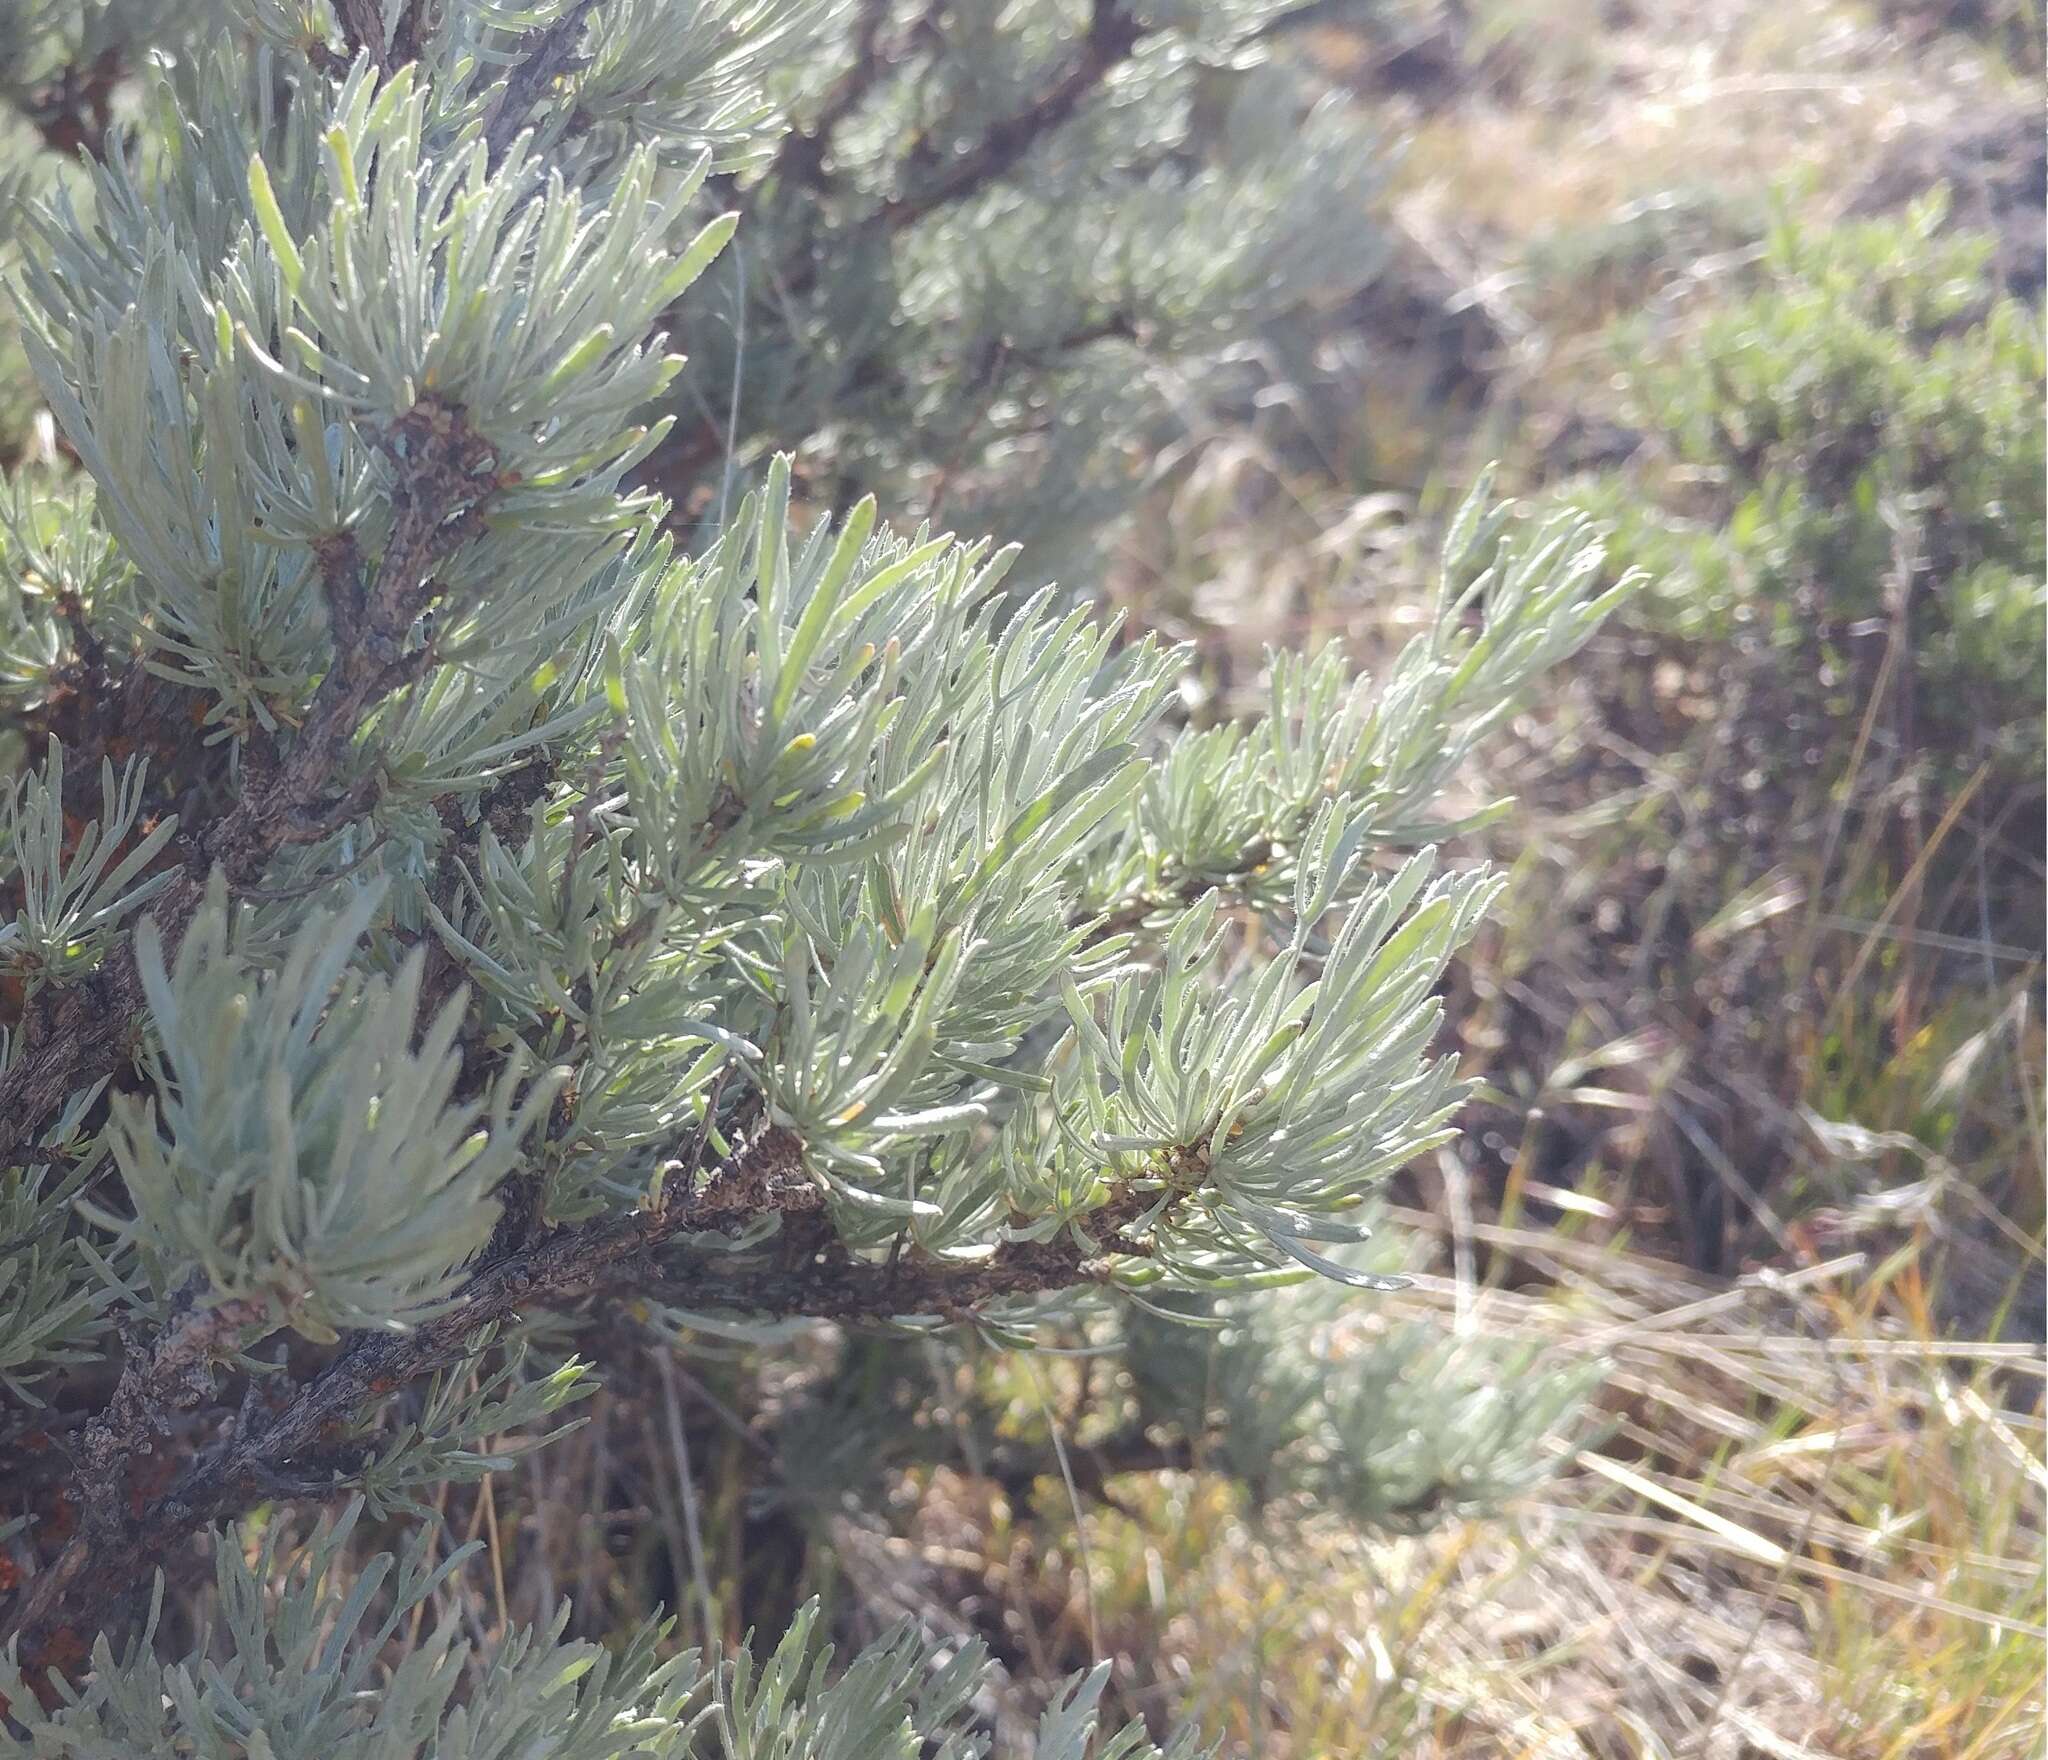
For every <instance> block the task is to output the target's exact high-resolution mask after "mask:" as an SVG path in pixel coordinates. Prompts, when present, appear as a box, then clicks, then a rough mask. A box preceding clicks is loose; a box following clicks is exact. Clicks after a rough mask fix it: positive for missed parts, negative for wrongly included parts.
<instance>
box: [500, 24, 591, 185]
mask: <svg viewBox="0 0 2048 1760" xmlns="http://www.w3.org/2000/svg"><path fill="white" fill-rule="evenodd" d="M596 3H597V0H576V4H575V5H573V6H572V7H570V8H569V10H568V11H567V12H565V13H563V14H562V16H561V17H560V18H558V19H556V20H555V22H554V23H553V24H551V25H549V26H548V27H547V28H546V29H545V30H538V31H528V32H527V34H526V35H525V36H524V37H522V38H521V39H520V43H519V50H520V58H519V64H518V65H517V66H516V67H514V68H513V69H512V71H511V73H510V74H509V75H508V76H507V77H506V80H505V83H504V84H503V85H502V86H500V87H499V88H498V95H497V96H496V97H495V98H493V99H492V100H491V107H490V109H489V110H488V111H487V112H486V113H485V115H484V147H485V150H486V151H487V152H488V153H489V155H490V163H491V167H492V169H493V170H495V169H496V168H497V166H498V165H499V163H500V162H501V161H502V160H503V159H504V157H505V154H506V151H507V150H508V149H509V148H510V147H511V145H512V143H513V142H514V141H515V140H517V139H518V138H519V131H520V130H521V129H522V128H524V127H525V126H526V122H527V118H528V117H530V116H531V115H532V114H533V112H534V108H535V106H536V105H538V104H539V103H540V101H541V99H542V98H544V97H545V96H547V90H548V87H549V86H551V85H553V84H554V82H555V81H556V80H558V79H560V78H561V77H562V76H563V75H564V74H568V73H573V72H575V70H576V69H577V67H578V66H579V65H580V62H579V61H578V59H577V55H576V45H577V44H578V43H579V42H580V41H581V40H582V37H583V25H584V21H585V20H586V19H588V18H589V16H590V9H591V7H593V6H594V5H595V4H596Z"/></svg>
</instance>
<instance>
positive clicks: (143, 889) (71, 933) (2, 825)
mask: <svg viewBox="0 0 2048 1760" xmlns="http://www.w3.org/2000/svg"><path fill="white" fill-rule="evenodd" d="M143 777H144V766H143V764H142V761H141V760H140V759H138V758H131V759H129V761H128V762H127V763H126V764H125V765H123V766H122V768H121V770H120V772H119V774H118V775H117V774H116V773H115V770H114V764H113V760H112V759H111V758H102V759H101V760H100V810H99V814H98V816H97V817H96V818H93V819H91V820H88V821H87V822H86V824H85V826H84V828H83V829H82V830H81V831H80V832H79V834H78V837H77V840H76V842H75V843H74V842H73V840H72V839H71V838H70V836H69V835H68V834H67V831H66V826H65V819H64V745H63V742H62V741H61V740H58V739H55V738H52V739H51V741H50V743H49V755H48V757H47V758H46V759H45V760H44V763H43V767H42V769H41V770H40V771H39V772H38V773H36V774H34V775H31V776H24V777H22V778H21V779H20V780H18V781H17V782H16V783H15V785H14V786H13V787H12V788H11V789H9V790H8V793H7V798H6V800H5V801H4V802H0V882H8V881H11V882H12V883H13V884H14V886H15V887H17V888H18V889H19V891H20V895H21V905H20V908H19V909H18V910H16V912H15V914H14V920H13V921H12V922H11V923H0V974H5V975H7V976H10V977H17V978H20V979H22V980H23V981H24V982H25V984H26V986H27V988H28V992H29V994H31V995H33V994H34V993H35V992H36V991H37V990H39V989H41V988H42V987H43V986H45V985H48V984H61V983H64V982H66V981H67V980H69V979H72V978H75V977H76V976H77V975H78V974H79V973H80V972H82V971H84V970H85V969H87V968H88V967H90V966H92V965H94V964H95V963H97V961H98V960H99V959H100V957H101V956H102V954H104V952H105V951H106V948H107V944H108V942H109V940H110V938H111V937H112V936H113V935H114V934H115V933H116V931H118V930H119V929H120V928H121V926H122V925H123V923H124V921H125V919H127V918H128V917H130V916H132V915H133V914H134V913H135V912H136V911H137V910H139V909H140V908H141V907H142V906H143V905H144V904H145V903H146V902H148V899H149V897H150V894H151V893H153V892H155V891H157V890H158V889H159V888H160V886H161V885H162V878H161V877H159V878H155V879H147V878H144V871H145V870H146V869H147V868H148V867H149V864H150V863H151V862H152V861H153V860H154V859H155V858H156V856H157V854H158V853H159V852H160V851H161V850H162V849H163V848H164V846H165V845H166V844H168V843H169V842H170V840H171V837H172V835H173V834H174V833H175V832H176V831H177V829H178V822H177V820H176V819H175V818H165V819H160V820H158V821H157V822H156V823H155V824H153V825H150V826H148V827H143V826H141V825H140V824H139V821H140V820H141V818H142V808H143ZM138 831H139V832H140V833H141V834H140V835H139V836H133V838H132V841H131V834H133V833H136V832H138Z"/></svg>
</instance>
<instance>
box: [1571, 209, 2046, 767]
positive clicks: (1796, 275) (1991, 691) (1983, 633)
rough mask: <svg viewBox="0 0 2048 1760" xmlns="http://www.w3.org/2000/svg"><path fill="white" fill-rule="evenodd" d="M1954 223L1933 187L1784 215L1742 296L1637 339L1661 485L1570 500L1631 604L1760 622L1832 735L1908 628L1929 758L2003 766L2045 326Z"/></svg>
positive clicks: (2028, 628) (2020, 652) (2015, 684)
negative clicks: (1872, 208)
mask: <svg viewBox="0 0 2048 1760" xmlns="http://www.w3.org/2000/svg"><path fill="white" fill-rule="evenodd" d="M1944 218H1945V203H1944V202H1943V200H1942V199H1941V198H1940V197H1938V196H1937V197H1932V198H1929V199H1926V200H1924V201H1922V202H1919V203H1917V204H1916V205H1914V206H1913V207H1912V208H1911V209H1910V210H1908V211H1907V212H1905V213H1904V214H1902V215H1899V216H1895V217H1888V218H1885V219H1881V220H1869V221H1858V222H1853V223H1845V224H1842V225H1838V226H1835V227H1832V228H1826V229H1813V228H1807V227H1802V226H1799V225H1796V224H1794V223H1793V222H1792V221H1790V220H1789V219H1785V220H1782V221H1781V222H1780V223H1779V224H1778V225H1776V226H1775V227H1774V228H1773V229H1772V231H1771V233H1770V235H1769V237H1768V238H1767V240H1766V242H1765V244H1764V247H1763V255H1762V262H1761V264H1760V266H1759V268H1758V271H1757V273H1756V276H1755V279H1754V284H1753V285H1752V286H1751V287H1749V288H1748V289H1746V290H1745V291H1744V292H1743V293H1742V294H1740V295H1739V296H1738V297H1735V298H1732V299H1729V300H1727V301H1726V302H1724V303H1719V304H1716V305H1714V306H1712V307H1710V308H1709V309H1708V310H1707V311H1706V312H1705V313H1704V315H1701V316H1698V317H1697V318H1693V319H1689V320H1682V321H1680V322H1679V323H1678V324H1677V325H1676V327H1675V328H1671V329H1668V330H1666V331H1663V332H1659V331H1657V330H1655V329H1653V328H1652V327H1651V326H1649V325H1648V324H1639V325H1638V326H1636V330H1635V333H1634V335H1633V336H1632V337H1631V338H1630V339H1629V340H1628V342H1627V343H1626V344H1625V347H1626V350H1627V353H1628V355H1629V359H1630V364H1629V366H1628V368H1627V369H1626V370H1627V373H1628V383H1629V389H1630V392H1631V395H1632V398H1633V402H1634V409H1633V412H1632V413H1633V414H1634V416H1635V418H1636V420H1637V421H1638V423H1639V425H1640V426H1641V427H1642V428H1643V429H1644V430H1645V431H1646V433H1647V434H1648V436H1649V437H1650V455H1651V459H1652V461H1653V462H1652V463H1651V466H1650V473H1649V474H1651V475H1652V476H1653V478H1654V479H1655V481H1657V482H1661V484H1662V488H1663V493H1662V496H1661V498H1660V497H1659V496H1656V495H1647V496H1646V495H1645V493H1644V489H1645V481H1644V478H1645V474H1646V473H1645V472H1643V471H1642V470H1640V469H1637V470H1631V471H1628V472H1617V473H1613V474H1610V475H1609V476H1607V477H1605V478H1603V479H1601V480H1598V481H1596V482H1594V483H1592V484H1589V485H1586V486H1584V487H1583V489H1581V490H1575V491H1574V492H1573V498H1574V499H1576V500H1577V501H1578V502H1579V503H1580V504H1581V505H1583V506H1585V507H1586V508H1587V509H1588V510H1589V511H1592V512H1593V513H1595V514H1596V515H1597V516H1598V517H1599V518H1601V519H1602V520H1603V521H1605V522H1608V523H1609V524H1610V525H1611V526H1612V528H1613V531H1614V534H1615V545H1616V549H1617V551H1618V553H1619V554H1621V555H1624V556H1626V557H1628V558H1629V559H1630V560H1632V561H1635V562H1637V563H1640V564H1641V565H1643V566H1644V567H1646V568H1647V569H1649V570H1650V571H1652V573H1653V574H1654V575H1655V576H1656V578H1657V579H1658V581H1659V586H1658V589H1657V591H1656V592H1655V593H1654V594H1652V595H1650V596H1648V597H1646V598H1645V599H1644V600H1642V601H1641V602H1640V603H1641V606H1642V607H1643V608H1644V612H1643V614H1644V615H1647V616H1649V617H1651V618H1652V619H1653V620H1655V621H1657V622H1659V623H1661V624H1662V625H1663V626H1664V627H1666V628H1669V629H1671V630H1673V631H1675V632H1677V633H1679V634H1680V635H1682V636H1684V637H1686V638H1688V639H1692V640H1698V641H1716V640H1724V639H1726V638H1728V637H1729V636H1731V635H1732V634H1735V633H1737V632H1738V631H1739V630H1741V629H1743V628H1744V627H1745V626H1747V627H1749V628H1750V629H1752V630H1754V631H1756V632H1758V633H1759V634H1760V635H1761V637H1762V639H1763V640H1765V641H1766V642H1767V643H1768V644H1769V645H1770V646H1771V647H1773V648H1775V649H1776V650H1778V651H1780V652H1781V653H1782V654H1783V655H1784V656H1785V657H1786V659H1787V661H1788V662H1789V663H1790V664H1791V665H1792V666H1794V667H1796V668H1798V669H1801V670H1802V672H1803V674H1804V676H1805V677H1806V678H1807V679H1808V680H1809V681H1822V680H1825V679H1827V678H1829V677H1832V678H1834V679H1835V680H1836V681H1837V682H1838V686H1839V688H1838V690H1837V691H1836V692H1835V693H1834V695H1833V698H1832V701H1833V704H1834V706H1835V708H1837V709H1838V710H1839V711H1840V714H1841V718H1842V719H1843V720H1845V721H1846V722H1847V728H1846V733H1853V731H1854V725H1855V720H1854V718H1855V715H1856V714H1857V713H1858V712H1859V710H1860V707H1861V705H1862V704H1863V703H1864V702H1865V701H1866V700H1867V688H1868V685H1869V683H1870V678H1871V669H1872V664H1873V659H1872V657H1873V656H1875V655H1877V654H1880V653H1881V652H1882V651H1883V648H1884V634H1885V632H1886V631H1887V630H1888V629H1889V628H1890V627H1891V626H1892V625H1893V623H1894V621H1896V622H1897V624H1898V626H1899V633H1900V638H1901V641H1902V643H1903V650H1902V651H1903V655H1904V664H1905V666H1906V667H1907V668H1908V669H1909V670H1910V671H1911V672H1912V673H1914V674H1915V675H1916V676H1917V677H1918V678H1919V679H1920V680H1921V681H1922V682H1921V697H1920V704H1921V712H1922V714H1923V716H1926V717H1928V718H1930V723H1929V733H1928V744H1929V745H1930V747H1933V748H1935V749H1937V750H1938V751H1939V753H1940V761H1941V762H1942V763H1943V764H1944V765H1945V766H1953V767H1958V768H1960V769H1961V770H1962V771H1963V773H1967V771H1968V770H1969V769H1970V768H1973V767H1974V766H1975V765H1976V763H1978V762H1980V761H1982V760H1983V759H1985V758H1991V759H1993V760H1995V761H1996V762H1998V764H1999V765H2000V767H2001V768H2005V769H2008V770H2009V771H2010V772H2011V773H2013V774H2015V775H2017V774H2021V773H2024V772H2028V771H2031V770H2034V769H2038V767H2039V762H2040V757H2041V749H2042V748H2041V714H2040V711H2041V704H2042V700H2043V694H2044V687H2048V674H2044V670H2043V643H2044V607H2048V585H2044V580H2048V563H2044V558H2048V507H2044V488H2043V484H2044V474H2048V456H2044V451H2043V440H2042V427H2041V420H2040V414H2041V411H2040V395H2039V393H2040V386H2041V382H2042V373H2043V343H2042V326H2041V314H2040V312H2039V310H2038V309H2037V308H2035V307H2032V306H2030V305H2028V304H2026V303H2024V302H2022V301H2020V300H2017V299H2014V298H2011V297H2007V296H2002V295H2000V294H1999V293H1998V291H1997V289H1996V283H1995V278H1994V276H1993V275H1992V273H1991V272H1990V259H1991V252H1992V244H1991V241H1990V240H1989V239H1986V238H1983V237H1979V236H1975V235H1972V234H1969V233H1966V232H1947V231H1944V230H1943V221H1944ZM1873 637H1875V638H1876V639H1873ZM1848 744H1849V741H1848V739H1847V737H1844V738H1843V739H1842V740H1841V741H1840V742H1839V743H1838V746H1837V752H1836V755H1837V758H1838V759H1840V758H1842V757H1845V756H1846V753H1847V749H1848Z"/></svg>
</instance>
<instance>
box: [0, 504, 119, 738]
mask: <svg viewBox="0 0 2048 1760" xmlns="http://www.w3.org/2000/svg"><path fill="white" fill-rule="evenodd" d="M130 579H131V573H130V570H129V567H128V565H127V563H126V562H125V561H124V560H123V559H122V556H121V553H120V551H119V549H118V548H117V546H116V545H115V544H114V541H113V539H112V538H111V537H110V536H109V535H108V533H107V531H106V529H105V527H104V526H102V525H101V524H100V523H99V521H98V520H97V519H95V518H94V508H93V495H92V489H91V485H90V484H84V485H78V484H72V483H62V484H60V483H57V482H54V481H51V480H48V479H47V478H45V477H44V475H43V473H41V472H37V471H30V470H23V471H21V472H20V473H19V474H18V475H17V476H16V477H15V479H14V480H13V481H12V482H11V483H5V484H0V701H4V702H5V703H6V704H7V706H8V707H9V708H11V709H20V708H22V707H25V706H26V705H27V704H28V703H29V702H32V701H35V700H37V699H39V698H41V697H42V696H43V695H44V694H46V693H47V692H48V691H49V690H50V688H51V686H52V685H53V684H54V683H55V682H56V674H57V670H58V668H59V667H60V665H61V663H62V662H63V660H64V658H65V655H66V653H67V651H68V649H69V645H70V641H71V632H70V629H69V627H68V625H67V622H66V607H67V605H68V606H71V607H75V608H76V614H77V615H78V616H80V617H85V618H93V617H95V616H110V615H112V614H113V611H114V606H115V604H116V602H117V600H118V598H119V595H120V593H121V591H122V589H123V587H124V585H125V584H126V583H127V582H128V581H129V580H130Z"/></svg>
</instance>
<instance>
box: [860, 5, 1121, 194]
mask: <svg viewBox="0 0 2048 1760" xmlns="http://www.w3.org/2000/svg"><path fill="white" fill-rule="evenodd" d="M1145 28H1146V27H1145V26H1144V25H1143V24H1141V23H1140V22H1139V21H1138V20H1137V19H1136V18H1135V17H1133V16H1132V15H1131V14H1130V13H1129V12H1126V11H1125V10H1124V7H1123V5H1122V3H1121V0H1094V5H1093V6H1092V8H1091V9H1090V11H1089V16H1088V29H1087V32H1086V34H1085V35H1084V36H1083V37H1082V39H1081V48H1080V52H1079V53H1078V54H1077V55H1076V56H1075V57H1074V60H1073V62H1072V63H1071V64H1070V65H1069V66H1068V68H1067V70H1066V72H1065V73H1063V74H1061V75H1060V77H1059V78H1058V79H1057V80H1056V81H1054V83H1053V84H1052V85H1050V86H1049V87H1047V88H1046V90H1045V91H1044V92H1042V93H1041V94H1040V95H1039V96H1038V97H1037V98H1036V99H1035V100H1033V102H1032V103H1031V104H1029V105H1028V106H1026V107H1025V108H1024V109H1022V110H1020V111H1018V112H1017V114H1016V115H1014V116H1006V117H1004V118H1003V120H1002V121H1000V122H998V123H996V124H994V125H993V126H992V127H991V128H990V129H989V131H988V132H987V133H986V134H985V135H983V136H982V137H981V139H980V140H978V141H977V142H975V144H974V145H973V146H972V147H970V148H968V150H967V151H966V152H964V153H960V154H958V155H956V156H955V157H954V158H953V159H952V161H951V162H950V164H948V166H947V167H946V169H945V171H944V172H942V173H941V174H940V175H939V176H938V177H935V178H934V179H932V181H931V182H929V183H927V184H926V185H925V186H924V187H923V188H922V189H917V190H913V191H910V192H907V193H905V194H903V195H899V196H893V197H891V198H890V199H889V200H888V201H886V202H884V203H883V204H882V209H881V214H880V219H881V222H882V224H883V225H884V226H886V227H887V228H888V229H889V230H890V231H892V232H895V231H899V230H901V229H902V228H903V227H905V226H909V225H911V224H912V223H913V222H915V221H918V220H921V219H923V218H924V216H925V215H927V214H929V213H930V212H931V211H932V210H933V209H934V208H938V207H943V206H944V205H945V204H946V203H948V202H954V201H958V200H959V199H960V198H961V197H963V196H966V195H970V194H972V193H973V192H974V191H975V190H977V189H979V188H980V187H981V186H982V185H983V184H985V183H987V182H988V181H989V180H990V179H991V178H996V177H1000V176H1002V174H1003V173H1004V172H1006V171H1008V170H1009V169H1010V167H1011V166H1013V165H1015V164H1016V163H1017V161H1018V160H1019V159H1021V158H1023V156H1024V155H1025V154H1026V153H1027V152H1029V151H1030V150H1031V148H1032V146H1033V145H1034V144H1036V142H1037V141H1038V139H1039V137H1040V136H1042V135H1045V134H1049V133H1050V132H1051V131H1052V130H1054V129H1055V128H1058V127H1059V126H1060V124H1061V123H1063V122H1065V121H1066V120H1067V118H1068V117H1069V116H1071V115H1073V113H1074V111H1075V109H1076V108H1077V107H1078V106H1079V104H1080V102H1081V100H1082V99H1083V98H1085V97H1086V96H1087V95H1088V94H1089V93H1090V92H1092V91H1093V90H1094V89H1095V88H1096V87H1097V86H1099V85H1100V84H1101V83H1102V82H1103V80H1104V79H1105V78H1107V77H1108V75H1109V74H1110V72H1111V71H1112V70H1113V69H1114V68H1116V67H1117V66H1118V65H1119V64H1120V63H1122V62H1124V61H1126V60H1128V59H1129V58H1130V54H1131V51H1132V50H1133V49H1135V48H1136V47H1137V46H1138V44H1139V42H1140V41H1141V40H1142V39H1143V37H1144V35H1145ZM936 156H937V148H936V146H935V145H934V144H933V142H932V140H931V137H930V135H929V133H927V134H926V135H923V136H920V137H919V139H918V140H917V141H916V142H915V143H914V144H913V145H912V147H911V149H910V153H909V155H908V162H909V163H910V164H913V165H915V164H918V163H920V162H923V161H928V160H930V159H932V158H934V157H936Z"/></svg>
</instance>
